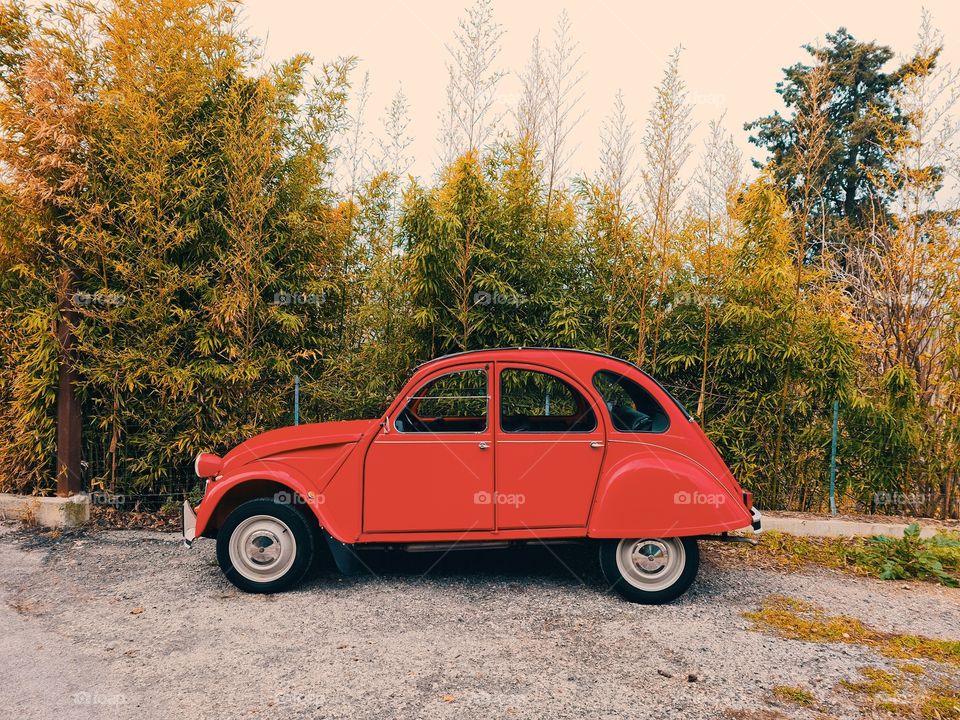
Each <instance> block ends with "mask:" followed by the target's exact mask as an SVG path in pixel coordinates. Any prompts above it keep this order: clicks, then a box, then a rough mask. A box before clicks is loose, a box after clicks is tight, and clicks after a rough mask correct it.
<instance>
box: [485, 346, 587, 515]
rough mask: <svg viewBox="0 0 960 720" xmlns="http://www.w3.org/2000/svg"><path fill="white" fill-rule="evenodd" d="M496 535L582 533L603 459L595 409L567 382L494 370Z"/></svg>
mask: <svg viewBox="0 0 960 720" xmlns="http://www.w3.org/2000/svg"><path fill="white" fill-rule="evenodd" d="M497 374H498V381H497V382H498V386H497V387H498V406H499V412H498V415H499V417H498V418H497V422H498V425H497V440H496V456H497V460H496V493H495V500H496V522H497V528H498V529H514V528H551V527H585V526H586V524H587V518H588V516H589V513H590V504H591V502H592V501H593V493H594V490H595V488H596V484H597V476H598V475H599V473H600V465H601V463H602V461H603V453H604V430H603V423H602V422H601V418H600V414H599V408H598V407H597V406H596V404H595V403H594V402H593V400H591V399H590V396H589V395H588V394H587V393H586V392H585V391H584V390H583V389H582V388H580V387H578V385H577V384H576V383H575V382H574V381H573V380H572V379H570V378H566V377H563V376H561V375H560V374H559V373H556V372H552V371H550V370H547V369H545V368H542V367H538V366H531V365H524V364H521V363H498V364H497Z"/></svg>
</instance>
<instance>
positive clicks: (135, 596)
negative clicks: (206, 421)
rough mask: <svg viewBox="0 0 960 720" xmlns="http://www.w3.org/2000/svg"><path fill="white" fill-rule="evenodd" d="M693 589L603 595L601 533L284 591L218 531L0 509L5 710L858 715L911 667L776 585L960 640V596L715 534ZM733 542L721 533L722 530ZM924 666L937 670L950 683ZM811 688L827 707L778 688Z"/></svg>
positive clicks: (16, 713) (407, 560) (323, 576)
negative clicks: (231, 573) (786, 614)
mask: <svg viewBox="0 0 960 720" xmlns="http://www.w3.org/2000/svg"><path fill="white" fill-rule="evenodd" d="M701 547H702V548H703V556H704V557H703V565H702V566H701V570H700V576H699V577H698V579H697V581H696V583H695V584H694V587H693V588H692V589H691V591H690V592H688V593H687V594H686V595H685V596H684V597H683V598H681V599H680V600H679V601H677V602H675V603H673V604H671V605H667V606H662V607H642V606H637V605H631V604H629V603H626V602H624V601H622V600H620V599H619V598H618V597H617V596H616V595H613V594H611V593H610V592H608V591H607V588H606V586H605V585H604V582H603V580H602V577H601V576H600V574H599V569H598V567H597V565H596V562H595V553H594V550H593V549H592V548H590V547H589V546H579V545H578V546H554V547H551V548H549V549H547V548H531V549H523V550H510V551H490V552H485V553H476V552H470V553H466V552H458V553H452V554H449V555H447V556H445V557H442V558H440V557H438V556H434V555H407V554H401V553H377V554H371V555H370V557H368V561H369V562H370V563H371V565H372V567H373V568H374V571H375V574H371V575H365V576H362V577H358V578H341V577H339V576H337V575H336V574H335V573H333V572H321V573H320V574H319V575H318V576H316V577H315V578H314V579H312V580H310V581H309V582H308V583H307V584H305V585H304V586H303V587H302V588H301V589H299V590H297V591H294V592H290V593H286V594H283V595H270V596H256V595H245V594H242V593H239V592H237V591H236V590H235V589H234V588H233V586H231V585H230V584H229V583H227V582H226V580H224V579H223V577H222V576H221V574H220V571H219V569H218V568H217V566H216V562H215V557H214V543H213V542H212V541H209V540H200V541H198V543H197V544H196V545H195V546H194V548H193V549H192V550H187V549H186V548H183V547H181V546H180V545H179V544H178V543H177V538H176V536H174V535H170V534H165V533H157V532H148V531H100V532H94V533H90V534H87V533H80V534H76V535H65V536H62V537H59V538H56V539H54V538H51V537H49V536H45V535H41V534H38V533H36V532H33V531H26V530H21V529H18V528H17V527H15V526H14V525H11V524H0V555H2V557H3V559H4V561H3V563H2V564H0V627H2V628H3V632H2V634H0V656H2V657H3V658H4V659H5V663H4V665H5V667H4V670H5V678H4V679H5V682H4V683H2V684H0V707H2V708H4V710H3V712H2V713H0V714H2V715H3V716H6V717H18V718H49V717H64V718H88V717H89V718H111V717H118V718H137V719H138V720H149V719H151V718H180V717H184V718H186V717H190V718H205V717H206V718H228V717H229V718H248V717H249V718H259V717H263V718H287V717H290V718H301V717H303V718H341V717H342V718H376V719H377V720H382V719H384V718H457V720H460V719H462V718H484V719H485V720H486V719H487V718H541V717H542V718H565V717H578V718H620V717H630V718H641V717H649V718H677V717H683V718H711V719H714V718H723V717H731V718H755V719H758V720H759V719H760V718H838V719H839V718H860V717H871V716H870V715H869V712H868V711H867V710H866V709H865V708H864V707H863V701H862V699H859V698H857V697H856V696H854V695H853V694H851V693H849V692H847V691H844V690H843V689H842V688H840V687H838V684H839V683H840V681H841V680H844V679H847V680H857V679H860V678H859V673H858V671H859V669H860V668H862V667H864V666H870V667H878V668H886V669H891V670H894V671H895V670H896V663H894V662H892V661H890V660H888V659H887V658H884V657H883V656H881V655H879V654H877V653H876V652H874V651H872V650H870V649H868V648H865V647H861V646H858V645H850V644H827V645H822V644H814V643H807V642H799V641H791V640H783V639H780V638H777V637H774V636H771V635H766V634H762V633H758V632H756V631H754V630H751V629H749V626H750V623H749V622H748V621H747V620H745V619H744V618H743V617H742V613H743V612H744V611H746V610H750V609H753V608H755V607H756V606H757V605H758V603H759V602H760V601H761V600H762V599H763V598H764V597H766V596H768V595H770V594H774V593H780V594H785V595H790V596H793V597H797V598H803V599H807V600H810V601H813V602H816V603H819V604H820V605H822V606H824V607H825V608H827V609H828V610H830V611H831V612H843V613H845V614H849V615H853V616H856V617H858V618H860V619H862V620H863V621H865V622H867V623H869V624H871V625H873V626H875V627H877V628H880V629H883V630H889V631H897V632H910V633H919V634H924V635H929V636H932V637H939V638H946V639H960V591H957V590H948V589H945V588H942V587H939V586H935V585H930V584H921V583H911V584H909V585H906V584H903V583H889V582H881V581H879V580H871V579H863V578H856V577H852V576H848V575H841V574H835V573H830V572H826V571H811V572H809V573H791V574H785V573H780V572H776V571H771V570H766V569H761V568H756V567H750V565H749V563H745V562H743V557H742V555H743V554H744V553H748V552H749V548H743V549H742V550H740V549H738V552H729V551H727V552H722V553H721V552H717V551H716V550H712V549H711V545H710V544H706V543H703V544H701ZM714 547H715V546H714ZM922 664H924V665H925V666H926V667H927V674H926V675H925V676H923V677H924V681H925V682H930V683H934V682H937V681H939V680H943V679H946V680H948V681H949V680H953V679H956V678H952V677H951V676H950V672H951V671H950V669H948V668H946V667H945V666H942V665H937V664H936V663H930V662H925V663H922ZM777 685H791V686H799V687H802V688H805V689H806V690H808V691H809V692H811V693H812V694H813V695H814V697H815V698H816V701H817V702H816V708H815V709H812V710H811V709H806V708H800V707H797V706H792V705H789V704H781V703H780V702H779V701H777V700H775V699H774V698H773V696H772V694H771V691H772V689H773V688H774V687H775V686H777Z"/></svg>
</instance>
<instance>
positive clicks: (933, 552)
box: [854, 523, 960, 587]
mask: <svg viewBox="0 0 960 720" xmlns="http://www.w3.org/2000/svg"><path fill="white" fill-rule="evenodd" d="M854 560H855V562H856V563H857V564H858V565H860V566H861V567H864V568H868V569H870V570H872V571H873V572H875V573H876V574H877V575H879V577H880V578H881V579H883V580H905V579H908V578H930V579H935V580H937V581H938V582H940V583H943V584H944V585H949V586H950V587H960V578H958V577H957V575H956V574H952V573H956V572H957V571H960V538H957V537H954V536H950V535H945V534H938V535H935V536H934V537H932V538H921V537H920V525H918V524H917V523H914V524H912V525H910V526H909V527H908V528H907V529H906V530H904V532H903V537H902V538H891V537H887V536H883V535H878V536H875V537H873V538H871V539H870V540H869V542H867V544H866V545H865V546H864V548H863V550H862V551H861V552H859V553H857V554H856V555H855V556H854Z"/></svg>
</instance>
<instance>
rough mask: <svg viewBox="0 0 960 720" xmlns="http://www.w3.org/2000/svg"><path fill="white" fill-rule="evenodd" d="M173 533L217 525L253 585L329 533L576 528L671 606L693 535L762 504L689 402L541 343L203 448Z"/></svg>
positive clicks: (416, 538) (638, 595)
mask: <svg viewBox="0 0 960 720" xmlns="http://www.w3.org/2000/svg"><path fill="white" fill-rule="evenodd" d="M196 473H197V475H198V476H199V477H201V478H207V485H206V491H205V493H204V496H203V500H202V502H201V503H200V505H199V506H198V507H197V509H196V512H195V511H194V509H193V508H192V507H191V506H190V505H189V503H186V502H185V503H184V506H183V523H184V529H183V534H184V541H185V543H186V544H187V545H190V544H191V543H192V542H193V541H194V539H195V538H196V537H199V536H203V537H216V540H217V557H218V560H219V563H220V566H221V568H222V570H223V572H224V574H225V575H226V576H227V578H228V579H229V580H230V581H231V582H232V583H234V584H235V585H236V586H238V587H239V588H241V589H243V590H247V591H250V592H277V591H280V590H283V589H286V588H289V587H291V586H292V585H294V584H296V583H297V582H299V581H300V580H301V579H302V578H303V576H304V575H305V573H306V572H307V570H308V568H309V567H310V565H311V562H312V560H313V557H314V553H315V551H317V550H318V549H319V548H322V546H320V545H319V543H322V542H326V543H327V544H328V545H329V547H330V550H331V552H332V555H333V558H334V560H335V562H336V564H337V566H338V567H339V568H340V570H341V571H343V572H346V573H353V572H357V571H358V569H359V567H360V565H361V563H360V561H359V559H358V557H359V556H358V555H357V553H356V550H357V549H358V548H360V547H367V548H375V547H401V548H404V549H408V550H445V549H449V548H476V547H505V546H509V545H512V544H517V543H529V542H536V543H547V542H551V541H569V540H570V539H582V540H583V541H592V542H595V543H596V544H597V545H598V546H599V552H600V564H601V566H602V569H603V573H604V575H605V577H606V578H607V580H608V581H609V582H610V583H611V585H612V586H613V587H614V588H615V589H616V590H617V591H618V592H619V593H620V594H621V595H622V596H623V597H625V598H627V599H628V600H632V601H635V602H643V603H660V602H667V601H669V600H672V599H673V598H676V597H677V596H679V595H680V594H682V593H683V592H684V591H685V590H686V589H687V588H688V587H689V586H690V584H691V583H692V582H693V579H694V577H695V576H696V573H697V567H698V565H699V551H698V546H697V540H698V539H726V538H731V536H729V535H728V534H727V533H728V531H731V530H736V529H741V528H749V527H752V528H753V529H754V530H757V531H759V529H760V514H759V513H758V512H757V511H756V510H755V509H754V508H753V503H752V494H751V493H749V492H747V491H745V490H743V488H741V487H740V485H739V484H738V483H737V481H736V480H735V479H734V477H733V475H732V474H731V473H730V470H728V469H727V467H726V465H725V464H724V462H723V460H722V459H721V457H720V455H719V453H717V451H716V449H715V448H714V447H713V445H712V443H711V442H710V441H709V440H708V439H707V437H706V436H705V435H704V434H703V432H702V431H701V429H700V427H699V426H698V425H697V423H696V422H695V421H694V420H693V419H692V418H691V416H690V415H689V414H688V413H687V412H686V411H685V410H684V409H683V407H682V406H681V405H680V404H679V403H678V402H677V401H676V400H675V399H674V398H673V397H672V396H671V395H670V393H669V392H667V391H666V390H665V389H664V388H663V387H662V386H661V385H660V384H658V383H657V382H656V381H655V380H654V379H653V378H651V377H650V376H649V375H647V374H646V373H644V372H643V371H642V370H641V369H640V368H638V367H637V366H635V365H633V364H631V363H628V362H625V361H623V360H619V359H617V358H614V357H610V356H607V355H601V354H599V353H593V352H585V351H578V350H559V349H549V348H509V349H496V350H480V351H474V352H464V353H458V354H454V355H448V356H445V357H441V358H438V359H436V360H433V361H431V362H428V363H426V364H424V365H421V366H420V367H419V368H417V370H416V371H415V372H414V374H413V377H412V378H411V379H410V381H409V382H408V383H407V385H406V386H405V387H404V388H403V390H402V391H401V392H400V394H399V395H398V396H397V397H396V399H395V400H394V401H393V402H392V403H391V405H390V407H389V409H388V410H387V411H386V413H385V414H384V415H383V417H381V418H378V419H376V420H355V421H347V422H326V423H316V424H309V425H298V426H294V427H286V428H282V429H279V430H273V431H271V432H266V433H263V434H262V435H258V436H256V437H254V438H251V439H250V440H247V441H246V442H244V443H242V444H240V445H238V446H237V447H235V448H234V449H233V450H231V451H230V452H228V453H227V454H226V455H225V456H224V457H222V458H221V457H218V456H217V455H212V454H209V453H202V454H200V455H199V456H197V459H196Z"/></svg>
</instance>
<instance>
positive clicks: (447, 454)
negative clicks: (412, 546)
mask: <svg viewBox="0 0 960 720" xmlns="http://www.w3.org/2000/svg"><path fill="white" fill-rule="evenodd" d="M491 370H492V367H491V366H488V365H486V364H473V365H464V366H458V367H457V368H455V369H446V370H442V371H438V372H437V374H435V375H434V376H432V377H430V378H427V380H425V381H424V382H423V383H421V384H420V385H419V386H418V387H417V388H416V389H415V390H414V391H413V392H412V393H411V394H410V395H409V396H408V397H406V398H405V399H404V402H403V404H402V405H401V406H400V407H401V409H400V411H399V412H398V414H397V415H396V417H393V418H390V419H389V420H390V421H389V425H388V428H387V430H386V431H381V432H380V434H379V435H378V436H377V437H376V438H375V439H374V441H373V443H371V445H370V449H369V450H368V452H367V457H366V461H365V464H364V484H363V529H364V532H416V531H421V532H423V531H438V532H439V531H450V530H464V531H470V530H492V529H493V527H494V524H493V523H494V518H493V512H494V511H493V503H492V494H493V472H494V462H493V457H494V449H493V437H494V434H493V423H492V422H490V417H489V415H490V407H491V402H490V395H491V393H490V382H491V378H490V376H491V374H492V372H491Z"/></svg>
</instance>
